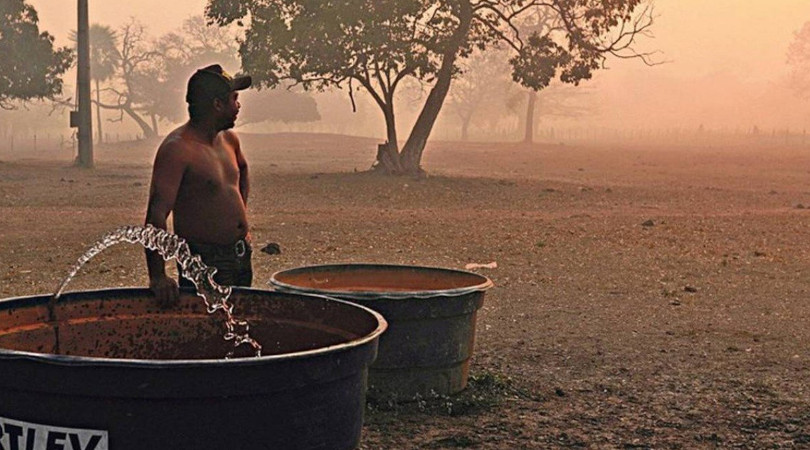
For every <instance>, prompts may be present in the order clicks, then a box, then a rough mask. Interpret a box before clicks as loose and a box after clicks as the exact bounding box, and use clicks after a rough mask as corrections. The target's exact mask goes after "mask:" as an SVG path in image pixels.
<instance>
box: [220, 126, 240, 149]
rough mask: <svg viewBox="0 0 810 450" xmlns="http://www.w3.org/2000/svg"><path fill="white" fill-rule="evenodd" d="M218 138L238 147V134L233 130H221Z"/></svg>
mask: <svg viewBox="0 0 810 450" xmlns="http://www.w3.org/2000/svg"><path fill="white" fill-rule="evenodd" d="M220 138H221V139H222V140H223V141H225V142H227V143H228V145H232V146H235V147H237V148H238V147H239V136H237V135H236V132H235V131H233V130H223V131H221V132H220Z"/></svg>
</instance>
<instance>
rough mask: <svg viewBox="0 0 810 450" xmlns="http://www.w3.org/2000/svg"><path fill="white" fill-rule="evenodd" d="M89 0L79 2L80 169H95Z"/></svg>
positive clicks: (79, 0) (78, 161)
mask: <svg viewBox="0 0 810 450" xmlns="http://www.w3.org/2000/svg"><path fill="white" fill-rule="evenodd" d="M87 2H88V0H78V3H79V5H78V6H79V28H78V29H79V32H78V33H77V34H78V53H79V65H78V74H77V78H78V82H77V84H78V87H79V111H78V120H77V122H78V123H77V125H78V127H79V133H78V134H79V157H78V160H77V163H78V165H79V166H80V167H85V168H92V167H93V121H92V115H91V112H92V105H91V103H90V21H89V18H88V5H87Z"/></svg>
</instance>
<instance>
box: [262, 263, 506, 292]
mask: <svg viewBox="0 0 810 450" xmlns="http://www.w3.org/2000/svg"><path fill="white" fill-rule="evenodd" d="M333 267H334V268H339V267H351V268H353V269H357V268H363V267H368V268H375V267H381V268H388V269H406V268H407V269H426V270H431V271H437V272H450V273H460V274H464V275H472V276H475V277H478V278H483V279H484V280H485V281H484V282H483V283H480V284H477V285H474V286H467V287H463V288H453V289H433V290H419V291H395V292H390V291H370V290H369V291H338V290H334V289H317V288H312V287H306V286H298V285H293V284H289V283H285V282H283V281H279V280H277V279H276V275H280V274H284V273H292V272H303V271H306V270H308V269H316V270H317V269H326V268H333ZM268 284H270V285H271V286H273V287H275V288H279V290H280V291H282V292H297V293H304V294H309V295H320V296H327V297H329V296H335V297H338V298H341V299H350V300H372V299H380V298H384V299H390V300H406V299H414V298H419V299H428V298H434V297H458V296H462V295H465V294H470V293H473V292H482V291H486V290H488V289H490V288H492V287H493V286H495V283H493V282H492V280H491V279H490V278H489V277H487V276H485V275H481V274H480V273H475V272H471V271H469V270H461V269H448V268H445V267H435V266H418V265H406V264H379V263H366V262H359V263H332V264H316V265H309V266H300V267H295V268H292V269H286V270H280V271H277V272H275V273H273V275H271V276H270V281H268Z"/></svg>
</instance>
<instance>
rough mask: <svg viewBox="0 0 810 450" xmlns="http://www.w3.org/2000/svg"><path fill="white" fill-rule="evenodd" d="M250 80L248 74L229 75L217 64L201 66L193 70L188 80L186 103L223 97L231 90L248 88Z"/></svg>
mask: <svg viewBox="0 0 810 450" xmlns="http://www.w3.org/2000/svg"><path fill="white" fill-rule="evenodd" d="M252 82H253V80H252V79H251V78H250V77H249V76H241V77H234V76H231V75H230V74H229V73H228V72H225V71H224V70H223V69H222V66H220V65H219V64H213V65H210V66H208V67H203V68H202V69H199V70H197V71H196V72H194V75H192V76H191V78H189V80H188V89H187V90H186V103H197V102H199V101H203V100H210V99H213V98H216V97H223V96H225V95H227V94H229V93H231V92H233V91H241V90H243V89H247V88H249V87H250V85H251V83H252Z"/></svg>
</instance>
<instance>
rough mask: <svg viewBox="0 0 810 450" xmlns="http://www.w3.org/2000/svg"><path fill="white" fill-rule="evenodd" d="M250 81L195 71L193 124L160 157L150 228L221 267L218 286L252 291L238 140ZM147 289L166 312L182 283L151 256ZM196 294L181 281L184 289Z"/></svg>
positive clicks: (214, 69)
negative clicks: (241, 97) (242, 94)
mask: <svg viewBox="0 0 810 450" xmlns="http://www.w3.org/2000/svg"><path fill="white" fill-rule="evenodd" d="M250 84H251V79H250V77H236V78H233V77H231V76H230V75H228V74H227V73H226V72H224V71H223V70H222V67H220V66H219V65H213V66H208V67H205V68H203V69H200V70H198V71H197V72H196V73H195V74H194V75H192V77H191V78H190V79H189V82H188V91H187V93H186V102H187V103H188V111H189V117H190V119H189V121H188V122H186V123H185V124H184V125H182V126H180V127H179V128H177V129H176V130H174V131H172V132H171V133H169V135H168V136H166V139H164V140H163V142H162V143H161V144H160V147H159V148H158V151H157V155H156V156H155V163H154V168H153V171H152V183H151V187H150V189H149V203H148V206H147V210H146V224H151V225H153V226H155V227H157V228H162V229H164V230H165V229H167V228H166V222H167V219H168V217H169V213H171V214H172V215H173V222H174V233H175V234H177V235H178V236H180V237H182V238H184V239H185V240H186V242H187V243H188V244H189V247H190V248H191V251H192V253H195V254H199V255H200V256H201V257H202V260H203V262H204V263H205V264H206V265H208V266H212V267H216V269H217V273H216V275H215V276H214V280H215V281H216V282H217V283H218V284H221V285H230V286H232V285H238V286H250V284H251V282H252V279H253V271H252V267H251V262H250V258H251V253H252V251H251V247H250V243H249V230H248V223H247V214H246V208H247V200H248V191H249V184H248V168H247V162H246V161H245V157H244V155H243V154H242V150H241V148H240V145H239V139H238V138H237V136H236V133H234V132H233V131H231V128H233V126H234V124H235V121H236V116H237V114H238V113H239V108H240V105H239V101H238V100H237V99H238V93H237V91H239V90H242V89H247V88H248V87H250ZM146 264H147V267H148V269H149V287H150V289H151V290H152V292H153V293H154V294H155V296H156V297H157V300H158V303H160V304H161V305H164V306H168V305H172V304H174V303H176V302H177V299H178V297H179V290H178V283H177V282H176V281H175V280H173V279H172V278H169V277H168V276H167V275H166V264H165V262H164V260H163V258H162V257H161V256H160V255H159V254H158V253H157V252H154V251H149V250H147V251H146ZM184 285H188V286H192V284H191V282H190V281H189V280H186V279H185V278H183V277H182V276H181V277H180V286H184Z"/></svg>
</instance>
